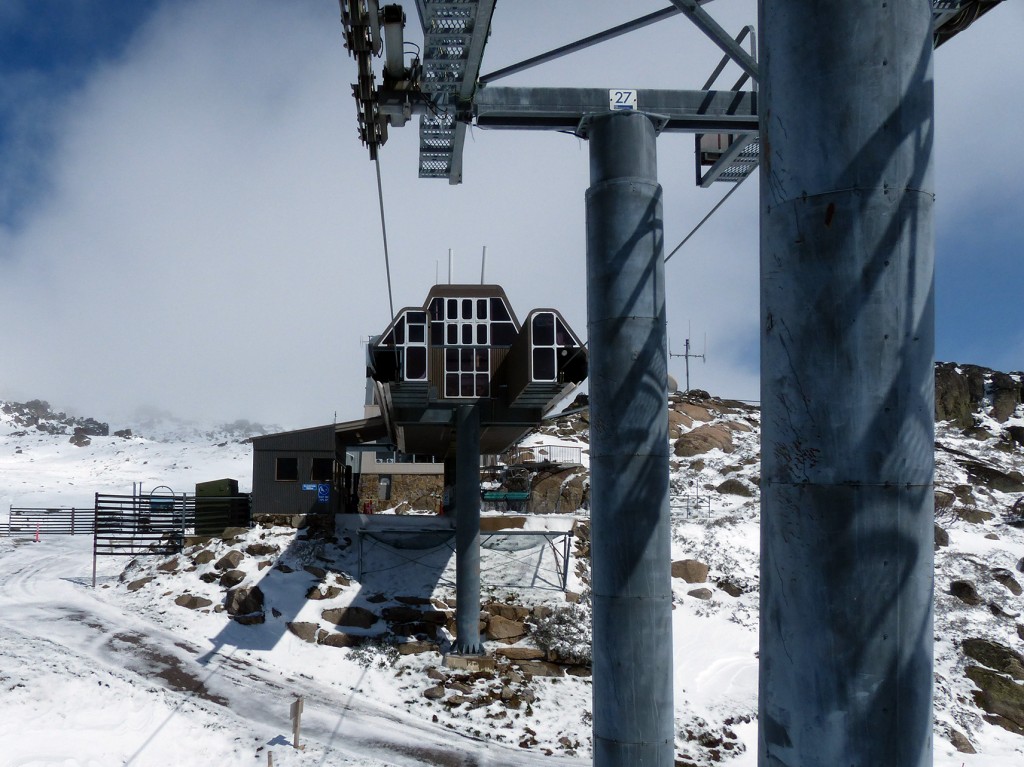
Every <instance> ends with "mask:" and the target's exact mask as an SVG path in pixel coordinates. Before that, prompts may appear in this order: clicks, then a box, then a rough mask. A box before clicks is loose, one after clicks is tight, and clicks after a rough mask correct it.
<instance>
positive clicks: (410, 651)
mask: <svg viewBox="0 0 1024 767" xmlns="http://www.w3.org/2000/svg"><path fill="white" fill-rule="evenodd" d="M395 648H396V649H397V650H398V654H399V655H420V654H423V653H424V652H432V651H434V650H436V649H437V645H436V644H434V643H433V642H399V643H398V644H396V645H395Z"/></svg>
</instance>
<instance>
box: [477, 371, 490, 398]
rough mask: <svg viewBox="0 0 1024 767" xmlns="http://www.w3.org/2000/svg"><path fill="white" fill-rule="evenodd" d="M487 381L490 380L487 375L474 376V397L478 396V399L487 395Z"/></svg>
mask: <svg viewBox="0 0 1024 767" xmlns="http://www.w3.org/2000/svg"><path fill="white" fill-rule="evenodd" d="M489 379H490V376H489V375H488V374H487V373H477V375H476V396H478V397H486V396H487V394H488V391H487V381H488V380H489Z"/></svg>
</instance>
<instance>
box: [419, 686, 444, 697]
mask: <svg viewBox="0 0 1024 767" xmlns="http://www.w3.org/2000/svg"><path fill="white" fill-rule="evenodd" d="M423 697H424V698H426V699H427V700H441V698H443V697H444V685H443V684H439V685H435V686H434V687H428V688H427V689H425V690H424V691H423Z"/></svg>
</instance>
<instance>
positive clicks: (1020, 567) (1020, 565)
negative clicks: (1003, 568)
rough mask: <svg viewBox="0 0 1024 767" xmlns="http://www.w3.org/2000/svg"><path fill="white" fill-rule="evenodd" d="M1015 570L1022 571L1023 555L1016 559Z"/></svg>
mask: <svg viewBox="0 0 1024 767" xmlns="http://www.w3.org/2000/svg"><path fill="white" fill-rule="evenodd" d="M1017 572H1018V573H1024V557H1021V558H1020V559H1018V560H1017Z"/></svg>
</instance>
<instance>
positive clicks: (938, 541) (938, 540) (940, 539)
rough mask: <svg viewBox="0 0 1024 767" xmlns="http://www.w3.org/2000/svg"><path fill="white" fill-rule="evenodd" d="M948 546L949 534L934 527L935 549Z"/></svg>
mask: <svg viewBox="0 0 1024 767" xmlns="http://www.w3.org/2000/svg"><path fill="white" fill-rule="evenodd" d="M948 545H949V533H947V532H946V531H945V530H943V529H942V528H941V527H939V526H938V525H935V548H936V550H938V549H939V548H940V547H942V546H948Z"/></svg>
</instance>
